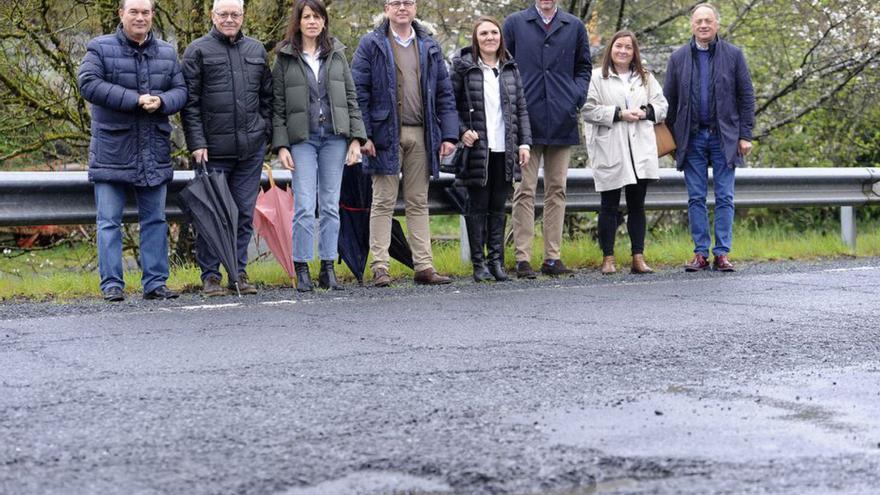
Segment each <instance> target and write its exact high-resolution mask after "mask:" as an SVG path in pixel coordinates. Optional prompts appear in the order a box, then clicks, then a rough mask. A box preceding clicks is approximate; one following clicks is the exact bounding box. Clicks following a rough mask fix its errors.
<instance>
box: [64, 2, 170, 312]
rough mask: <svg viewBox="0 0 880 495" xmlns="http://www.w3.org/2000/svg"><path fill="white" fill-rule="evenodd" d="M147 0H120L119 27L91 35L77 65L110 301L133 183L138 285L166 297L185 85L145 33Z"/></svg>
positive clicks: (149, 15) (118, 282)
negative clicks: (170, 193)
mask: <svg viewBox="0 0 880 495" xmlns="http://www.w3.org/2000/svg"><path fill="white" fill-rule="evenodd" d="M154 7H155V6H154V5H153V2H152V0H123V1H122V3H121V5H120V8H119V18H120V20H121V21H122V22H121V25H120V27H118V28H117V29H116V33H114V34H109V35H104V36H99V37H97V38H95V39H93V40H91V41H90V42H89V44H88V47H87V50H88V51H87V53H86V56H85V59H84V60H83V62H82V65H81V66H80V69H79V75H78V78H77V79H78V82H79V88H80V92H81V93H82V95H83V98H85V99H86V101H88V102H89V103H91V110H92V129H91V131H92V139H91V144H90V146H89V180H91V181H92V182H94V184H95V204H96V206H97V210H98V215H97V224H98V269H99V272H100V275H101V292H102V293H103V295H104V299H105V300H107V301H122V300H123V299H124V298H125V296H124V292H123V288H124V286H125V283H124V281H123V279H122V274H123V268H122V211H123V208H124V206H125V197H126V192H127V191H128V190H129V189H133V191H134V195H135V198H136V199H137V205H138V218H139V221H140V261H141V267H142V269H143V276H142V278H141V283H142V285H143V288H144V298H145V299H171V298H175V297H177V294H176V293H175V292H173V291H171V290H169V289H168V288H167V287H166V285H165V282H166V280H167V279H168V236H167V233H168V225H167V223H166V222H165V194H166V188H167V184H168V182H170V181H171V179H172V177H173V171H172V170H171V124H169V122H168V116H169V115H172V114H174V113H177V112H179V111H180V110H181V109H182V108H183V106H184V104H185V103H186V84H185V83H184V80H183V74H182V73H181V70H180V65H179V63H178V61H177V54H176V52H175V50H174V48H173V47H172V46H171V45H170V44H168V43H166V42H164V41H161V40H159V39H156V37H155V36H154V35H153V33H152V32H151V31H150V30H151V28H152V20H153V13H154Z"/></svg>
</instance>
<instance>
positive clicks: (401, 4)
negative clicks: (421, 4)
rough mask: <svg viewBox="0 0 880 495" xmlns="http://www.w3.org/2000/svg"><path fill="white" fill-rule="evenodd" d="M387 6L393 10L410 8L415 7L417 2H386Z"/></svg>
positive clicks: (410, 0)
mask: <svg viewBox="0 0 880 495" xmlns="http://www.w3.org/2000/svg"><path fill="white" fill-rule="evenodd" d="M395 4H397V5H395ZM385 6H386V7H391V8H392V9H399V8H401V7H406V8H410V7H415V6H416V2H415V0H390V1H387V2H385Z"/></svg>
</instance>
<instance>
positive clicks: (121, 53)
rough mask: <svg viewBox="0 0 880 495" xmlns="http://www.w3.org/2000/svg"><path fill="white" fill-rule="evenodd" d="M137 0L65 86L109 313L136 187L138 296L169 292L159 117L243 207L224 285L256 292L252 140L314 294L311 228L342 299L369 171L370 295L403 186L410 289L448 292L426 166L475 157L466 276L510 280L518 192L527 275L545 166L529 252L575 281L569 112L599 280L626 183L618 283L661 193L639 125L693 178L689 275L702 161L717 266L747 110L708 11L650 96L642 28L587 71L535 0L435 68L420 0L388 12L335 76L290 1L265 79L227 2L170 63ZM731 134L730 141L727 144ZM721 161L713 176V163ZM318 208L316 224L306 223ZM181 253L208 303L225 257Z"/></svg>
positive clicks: (559, 17) (730, 54) (315, 13)
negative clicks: (647, 210) (436, 250)
mask: <svg viewBox="0 0 880 495" xmlns="http://www.w3.org/2000/svg"><path fill="white" fill-rule="evenodd" d="M154 7H155V6H154V4H153V1H152V0H121V3H120V8H119V17H120V20H121V24H120V26H119V28H118V29H117V31H116V33H114V34H111V35H105V36H101V37H98V38H95V39H94V40H92V41H91V42H90V43H89V45H88V51H87V54H86V57H85V59H84V61H83V64H82V66H81V68H80V72H79V85H80V89H81V92H82V95H83V97H84V98H85V99H86V100H87V101H89V102H90V103H91V104H92V142H91V146H90V151H89V177H90V179H91V180H92V181H93V182H94V183H95V201H96V204H97V209H98V217H97V223H98V253H99V256H98V259H99V271H100V275H101V290H102V292H103V294H104V298H105V299H107V300H108V301H120V300H123V299H124V293H123V287H124V284H123V280H122V257H121V250H122V245H121V244H122V241H121V217H122V208H123V206H124V203H125V195H126V191H127V190H129V189H133V190H134V193H135V196H136V198H137V203H138V209H139V219H140V224H141V236H140V243H141V249H140V255H141V265H142V268H143V278H142V284H143V289H144V297H145V298H146V299H169V298H173V297H177V294H176V293H175V292H174V291H171V290H169V289H168V288H167V286H166V285H165V282H166V280H167V278H168V259H167V249H168V246H167V225H166V222H165V217H164V204H165V191H166V185H167V183H168V182H169V181H170V180H171V177H172V170H171V157H170V134H171V126H170V125H169V123H168V117H169V115H172V114H174V113H176V112H178V111H182V120H183V125H184V132H185V136H186V142H187V147H188V150H189V151H190V153H191V154H192V158H193V160H194V161H195V162H199V163H205V164H206V167H207V169H209V170H219V171H221V172H223V173H224V174H223V176H224V177H225V178H226V180H227V181H228V183H229V186H230V191H231V192H232V195H233V198H234V200H235V203H236V205H237V206H238V209H239V219H238V251H239V257H240V259H239V266H240V267H241V269H240V270H241V272H240V273H238V274H229V277H230V279H232V277H237V280H228V281H227V285H232V283H234V282H236V281H237V282H238V288H239V290H240V291H241V292H243V293H255V292H256V289H255V287H254V286H253V285H252V284H251V283H250V282H249V281H248V278H247V273H246V272H245V271H244V267H245V266H246V264H247V245H248V243H249V242H250V240H251V236H252V234H253V209H254V205H255V202H256V197H257V194H258V192H259V187H260V170H261V166H262V163H263V161H264V158H265V156H264V155H265V153H266V149H267V146H266V145H267V143H268V144H270V146H269V149H270V150H271V151H273V152H275V153H276V154H277V156H278V159H279V161H280V162H281V164H282V165H283V166H284V167H285V168H287V169H288V170H290V171H291V172H292V174H291V175H292V187H293V193H294V196H295V207H294V210H295V211H294V219H293V262H294V267H295V272H296V276H295V278H296V287H297V290H299V291H310V290H313V284H312V278H311V274H310V273H309V265H308V262H309V261H311V260H312V259H313V258H314V247H313V246H314V243H315V237H316V232H315V228H316V223H317V227H318V232H317V239H318V257H319V259H320V261H321V263H320V267H321V268H320V273H319V275H318V285H319V286H320V287H321V288H325V289H335V290H338V289H342V285H341V284H340V283H339V282H338V280H337V278H336V274H335V272H334V269H333V264H334V261H335V260H336V258H337V243H338V236H339V229H340V223H339V195H340V188H341V181H342V171H343V167H344V166H346V165H354V164H357V163H363V167H362V168H363V171H364V173H367V174H370V175H371V176H372V187H373V196H372V204H371V208H370V253H371V255H372V264H371V269H372V272H373V284H374V285H375V286H379V287H382V286H387V285H389V284H391V283H392V278H391V276H390V275H389V271H388V269H389V261H390V258H389V246H390V243H391V226H392V214H393V211H394V206H395V204H396V202H397V195H398V190H399V188H400V187H401V179H402V181H403V182H402V189H403V196H404V203H405V212H406V222H407V228H408V231H409V233H408V240H409V243H410V246H411V249H412V253H413V265H414V276H413V279H414V281H415V282H416V283H418V284H445V283H449V282H450V279H449V277H446V276H443V275H441V274H439V273H437V271H436V270H435V268H434V266H433V256H432V251H431V236H430V228H429V221H428V206H427V204H428V185H429V181H430V179H431V178H432V177H433V178H439V170H440V160H441V159H442V158H443V157H447V156H449V155H451V154H452V153H453V152H454V151H455V146H456V143H458V142H461V144H462V145H463V146H465V147H468V148H469V153H468V154H467V160H466V161H465V162H464V163H462V164H461V166H460V168H459V170H458V172H457V174H456V185H458V186H463V187H466V188H467V192H468V195H467V196H468V200H467V205H466V212H465V218H466V224H467V231H468V243H469V247H470V252H471V261H472V264H473V277H474V279H475V280H476V281H484V280H491V279H494V280H497V281H503V280H507V279H508V277H509V276H508V274H507V273H506V271H505V267H504V234H505V223H506V222H505V219H506V213H505V205H506V202H507V200H508V198H509V197H510V196H511V193H512V194H513V214H512V220H513V237H514V245H515V257H516V264H515V273H516V276H518V277H520V278H535V277H536V276H537V272H536V271H535V270H534V269H533V268H532V266H531V264H530V260H531V258H532V253H531V251H532V244H533V240H534V226H535V216H534V199H535V194H536V189H537V183H538V169H539V167H541V166H543V168H544V196H545V197H544V222H543V237H544V253H543V254H544V256H543V259H544V261H543V263H542V264H541V267H540V271H541V272H542V273H543V274H546V275H550V276H558V275H563V274H567V273H571V270H570V269H569V268H567V267H566V266H565V264H564V263H563V262H562V260H561V256H560V253H561V243H562V231H563V220H564V216H565V196H566V177H567V170H568V166H569V160H570V156H571V150H572V146H574V145H577V144H578V143H579V132H578V119H579V118H580V112H581V109H582V108H584V107H585V108H584V110H585V115H586V124H587V126H588V128H589V129H590V131H591V132H588V133H587V135H588V139H587V143H586V144H587V149H588V152H589V154H590V162H591V165H592V167H593V168H594V170H595V172H594V176H595V183H596V188H597V191H600V192H601V195H602V210H601V212H600V218H599V237H600V245H601V247H602V249H603V253H604V259H603V264H602V268H601V270H602V272H603V273H613V272H614V271H615V266H614V258H613V248H614V234H615V232H616V230H617V222H618V215H619V213H618V211H619V202H620V197H621V193H622V192H624V191H625V195H626V200H627V210H628V216H629V219H628V222H627V225H628V230H629V234H630V238H631V241H632V253H633V264H632V271H633V272H634V273H650V272H651V269H650V268H649V267H648V266H647V264H646V262H645V259H644V252H643V250H644V237H645V214H644V199H645V194H646V190H647V187H648V184H649V183H650V181H652V180H656V179H657V168H658V162H657V152H656V150H657V148H656V145H655V143H654V134H653V124H655V123H659V122H662V121H663V120H664V119H665V121H666V122H667V124H669V125H670V126H671V127H672V129H673V134H674V135H675V137H676V141H677V143H678V150H677V151H676V162H677V165H678V167H679V169H680V170H684V172H685V178H686V180H687V182H688V194H689V209H688V212H689V218H690V224H691V231H692V234H693V237H694V242H695V250H694V253H695V256H694V258H693V260H691V261H690V262H689V263H688V264H687V265H686V269H687V270H688V271H694V270H702V269H705V268H708V266H709V263H708V261H707V258H708V254H709V253H708V248H709V230H708V216H707V210H706V184H707V168H708V166H712V167H713V170H714V179H715V194H716V201H717V203H716V204H717V206H716V220H715V226H716V229H715V230H716V232H715V236H716V245H715V249H714V250H713V254H714V264H715V268H716V269H720V270H732V269H733V267H732V265H731V264H730V262H729V260H728V258H727V254H728V252H729V250H730V242H731V235H730V230H731V228H732V214H733V201H732V198H733V175H734V174H733V169H734V167H735V166H736V165H737V164H738V163H739V162H741V160H742V157H743V156H745V154H747V153H748V152H749V149H750V140H751V128H752V125H753V122H754V96H753V94H752V88H751V82H750V79H749V73H748V67H747V66H746V65H745V60H744V58H743V56H742V52H741V51H739V50H738V49H737V48H735V47H733V46H732V45H730V44H728V43H726V42H724V41H722V40H720V39H718V37H717V30H718V18H719V16H718V11H717V9H715V7H713V6H711V5H709V4H701V5H698V6H697V7H695V8H694V10H693V12H692V16H691V23H692V27H693V32H694V37H693V39H692V40H691V42H690V43H689V44H688V45H686V46H685V47H683V48H682V49H680V50H678V51H676V52H675V54H673V56H672V59H671V60H670V63H669V70H668V71H667V76H666V84H665V86H664V88H665V89H661V88H660V85H659V83H658V82H657V81H656V80H655V79H654V77H653V75H652V74H650V72H648V71H647V70H645V68H644V66H643V65H642V63H641V59H640V56H639V49H638V42H637V40H636V36H635V35H634V34H633V33H631V32H626V31H624V32H620V33H617V34H616V35H615V36H614V38H613V39H612V41H611V42H610V43H609V44H608V46H607V48H606V51H605V55H604V57H603V62H602V67H601V68H597V69H596V70H595V71H594V70H593V69H592V64H591V62H590V44H589V38H588V35H587V31H586V29H585V27H584V24H583V22H582V21H581V20H580V19H578V18H577V17H575V16H573V15H571V14H568V13H566V12H564V11H563V10H561V9H560V8H559V7H558V6H557V2H556V1H555V0H536V1H535V3H534V4H533V5H530V6H528V7H527V8H526V9H524V10H522V11H520V12H517V13H515V14H513V15H511V16H509V17H508V18H507V19H506V20H505V21H504V23H503V24H502V23H499V22H498V21H497V20H495V19H493V18H491V17H480V18H479V19H477V21H476V22H475V24H474V27H473V32H472V43H471V45H470V46H467V47H465V48H462V49H461V50H459V51H458V52H457V53H456V54H455V56H454V58H453V61H452V70H451V72H450V71H449V70H448V69H447V65H446V62H445V57H444V55H443V51H442V49H441V47H440V45H439V44H438V43H437V42H436V41H435V40H434V39H433V38H432V37H431V35H430V33H429V32H428V30H427V29H426V28H425V27H424V26H423V25H422V24H420V23H419V22H418V21H417V20H416V8H417V6H416V2H415V0H385V3H384V14H385V15H384V17H383V20H382V22H381V23H380V24H379V25H378V26H377V27H376V28H375V29H374V30H373V31H371V32H370V33H368V34H366V35H365V36H363V37H362V38H361V40H360V43H359V45H358V47H357V50H356V52H355V54H354V58H353V60H352V63H351V65H350V66H349V64H348V62H347V60H346V58H345V52H344V50H345V47H344V46H343V45H342V44H341V43H340V42H339V41H338V40H336V39H335V38H333V37H332V36H331V35H330V29H329V26H330V19H329V16H328V14H327V10H326V8H325V6H324V4H323V3H322V2H321V0H296V1H295V2H294V4H293V8H292V11H291V17H290V21H289V23H288V28H287V31H286V34H285V37H284V39H283V40H281V42H279V43H278V45H277V48H276V58H275V63H274V66H273V67H272V68H271V69H270V68H269V57H268V54H267V52H266V50H265V49H264V48H263V44H262V43H260V42H259V41H257V40H254V39H252V38H249V37H247V36H244V35H243V33H242V30H241V29H242V25H243V22H244V17H245V11H244V5H243V2H242V0H215V1H214V4H213V8H212V22H213V28H212V29H211V31H210V32H209V33H208V34H206V35H205V36H203V37H201V38H199V39H198V40H196V41H194V42H193V43H192V44H191V45H190V46H188V47H187V49H186V51H185V54H184V58H183V63H182V64H179V63H178V61H177V58H176V55H175V52H174V49H173V48H172V47H171V45H169V44H168V43H165V42H163V41H161V40H159V39H157V38H156V37H155V36H154V35H153V34H152V32H151V27H152V18H153V14H154ZM731 139H732V140H733V141H734V143H733V144H731V142H730V141H731ZM721 169H723V171H722V170H721ZM316 208H317V210H318V218H317V219H316V216H315V210H316ZM196 252H197V256H196V259H197V261H198V263H199V266H200V268H201V272H202V282H203V292H204V294H205V295H207V296H214V295H223V294H226V293H227V291H228V289H227V287H224V285H223V284H222V278H221V274H220V272H219V264H220V263H219V261H218V259H217V257H216V256H214V255H213V254H212V253H211V252H210V249H208V247H207V245H206V244H205V243H203V242H202V241H201V240H199V237H198V235H197V244H196Z"/></svg>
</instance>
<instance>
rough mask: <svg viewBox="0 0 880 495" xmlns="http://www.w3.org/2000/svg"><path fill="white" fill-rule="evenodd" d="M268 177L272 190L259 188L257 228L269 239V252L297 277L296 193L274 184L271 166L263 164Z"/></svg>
mask: <svg viewBox="0 0 880 495" xmlns="http://www.w3.org/2000/svg"><path fill="white" fill-rule="evenodd" d="M263 169H264V170H266V174H267V175H268V176H269V189H268V190H266V191H263V190H260V193H259V195H257V204H256V206H255V207H254V229H256V231H257V235H258V236H260V237H261V238H263V239H264V240H265V241H266V245H268V246H269V251H271V252H272V255H273V256H275V259H276V260H278V263H280V264H281V266H283V267H284V269H285V270H286V271H287V274H288V275H289V276H291V277H293V276H294V273H295V272H294V268H293V193H292V192H291V191H290V189H282V188H280V187H278V186H277V185H276V184H275V179H274V178H273V177H272V168H271V167H269V166H268V165H263Z"/></svg>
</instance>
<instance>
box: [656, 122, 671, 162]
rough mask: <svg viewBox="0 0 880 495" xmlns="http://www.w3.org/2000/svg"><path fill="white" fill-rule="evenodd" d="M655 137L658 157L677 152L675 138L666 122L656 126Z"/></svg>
mask: <svg viewBox="0 0 880 495" xmlns="http://www.w3.org/2000/svg"><path fill="white" fill-rule="evenodd" d="M654 137H656V138H657V156H658V157H663V156H666V155H668V154H670V153H672V152H673V151H675V148H676V146H675V138H673V137H672V132H670V131H669V127H666V123H665V122H661V123H659V124H656V125H655V126H654Z"/></svg>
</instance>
